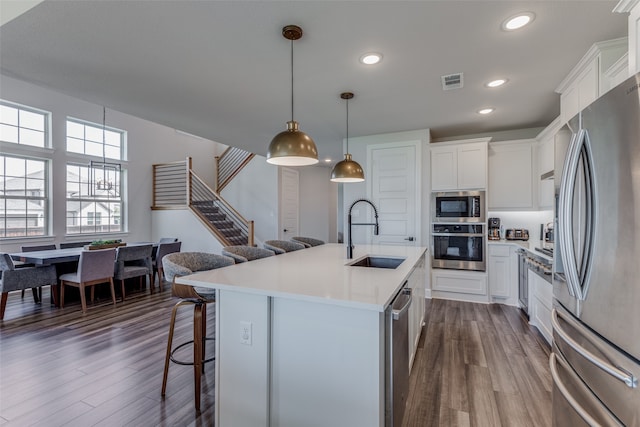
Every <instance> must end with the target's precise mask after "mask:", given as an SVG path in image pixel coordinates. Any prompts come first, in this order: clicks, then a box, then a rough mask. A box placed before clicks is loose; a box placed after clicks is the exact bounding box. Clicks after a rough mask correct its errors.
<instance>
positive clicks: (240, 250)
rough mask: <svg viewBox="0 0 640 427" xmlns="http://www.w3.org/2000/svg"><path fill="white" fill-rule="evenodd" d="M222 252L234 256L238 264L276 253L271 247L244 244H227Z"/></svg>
mask: <svg viewBox="0 0 640 427" xmlns="http://www.w3.org/2000/svg"><path fill="white" fill-rule="evenodd" d="M221 253H222V255H224V256H228V257H230V258H233V259H234V261H235V262H236V264H238V263H241V262H247V261H253V260H254V259H260V258H266V257H270V256H274V255H275V252H273V251H272V250H269V249H262V248H256V247H253V246H243V245H235V246H225V247H224V248H222V251H221Z"/></svg>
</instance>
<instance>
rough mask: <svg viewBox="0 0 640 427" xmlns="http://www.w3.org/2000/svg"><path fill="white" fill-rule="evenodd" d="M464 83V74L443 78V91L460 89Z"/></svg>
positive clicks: (449, 75)
mask: <svg viewBox="0 0 640 427" xmlns="http://www.w3.org/2000/svg"><path fill="white" fill-rule="evenodd" d="M463 83H464V80H463V74H462V73H456V74H448V75H446V76H442V90H453V89H460V88H461V87H462V85H463Z"/></svg>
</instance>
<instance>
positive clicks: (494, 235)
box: [488, 218, 500, 240]
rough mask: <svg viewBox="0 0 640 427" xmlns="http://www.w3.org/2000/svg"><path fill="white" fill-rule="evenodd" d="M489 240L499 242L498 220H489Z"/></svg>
mask: <svg viewBox="0 0 640 427" xmlns="http://www.w3.org/2000/svg"><path fill="white" fill-rule="evenodd" d="M488 238H489V240H500V218H489V235H488Z"/></svg>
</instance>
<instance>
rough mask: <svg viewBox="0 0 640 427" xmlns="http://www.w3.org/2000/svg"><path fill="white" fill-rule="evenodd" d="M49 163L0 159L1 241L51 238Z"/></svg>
mask: <svg viewBox="0 0 640 427" xmlns="http://www.w3.org/2000/svg"><path fill="white" fill-rule="evenodd" d="M48 180H49V172H48V161H47V160H42V159H32V158H28V157H21V156H8V155H4V154H3V155H0V237H26V236H44V235H47V234H48V223H49V208H48V188H49V186H48Z"/></svg>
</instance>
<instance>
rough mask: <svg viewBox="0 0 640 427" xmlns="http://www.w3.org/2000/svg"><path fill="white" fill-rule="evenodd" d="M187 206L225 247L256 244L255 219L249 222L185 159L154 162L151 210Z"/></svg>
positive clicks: (189, 160)
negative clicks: (203, 179) (161, 162)
mask: <svg viewBox="0 0 640 427" xmlns="http://www.w3.org/2000/svg"><path fill="white" fill-rule="evenodd" d="M176 208H188V209H190V210H191V211H192V212H193V213H194V215H196V217H197V218H198V219H199V220H200V221H201V222H202V223H203V224H204V225H205V226H206V227H207V228H208V229H209V230H210V231H211V233H213V234H214V235H215V236H216V238H217V239H218V241H220V243H221V244H222V245H223V246H231V245H248V246H253V245H254V242H253V234H254V233H253V221H247V220H246V219H244V218H243V217H242V215H240V213H238V212H237V211H236V210H235V209H233V207H232V206H231V205H229V203H227V202H226V201H225V200H224V199H223V198H222V197H221V196H220V194H218V193H217V192H216V191H214V190H212V189H211V188H210V187H209V186H208V185H207V184H206V183H205V182H204V181H202V179H200V178H199V177H198V176H197V175H196V174H195V173H194V172H193V170H191V158H190V157H187V159H186V160H185V161H180V162H173V163H163V164H156V165H153V206H152V207H151V209H176Z"/></svg>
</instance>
